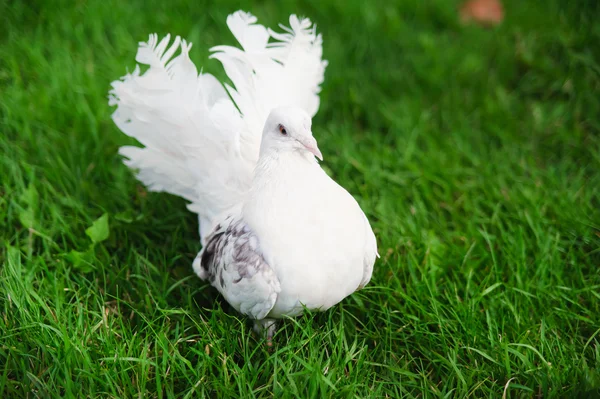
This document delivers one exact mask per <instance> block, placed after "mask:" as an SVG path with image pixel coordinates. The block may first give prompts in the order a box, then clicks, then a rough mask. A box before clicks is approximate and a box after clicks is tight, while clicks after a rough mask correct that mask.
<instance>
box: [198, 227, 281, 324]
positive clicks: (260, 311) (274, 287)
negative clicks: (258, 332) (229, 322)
mask: <svg viewBox="0 0 600 399" xmlns="http://www.w3.org/2000/svg"><path fill="white" fill-rule="evenodd" d="M194 270H195V271H196V273H197V274H198V276H199V277H200V278H202V279H204V280H208V281H209V282H210V283H211V285H212V286H213V287H215V288H216V289H217V290H218V291H219V292H220V293H221V294H222V295H223V296H224V297H225V299H226V300H227V302H229V304H230V305H231V306H233V307H234V308H235V309H236V310H237V311H239V312H240V313H242V314H245V315H247V316H249V317H251V318H253V319H257V320H260V319H263V318H265V317H266V316H267V314H269V312H270V311H271V309H272V308H273V306H274V305H275V301H276V300H277V295H278V294H279V292H280V291H281V286H280V284H279V279H278V278H277V275H276V274H275V272H274V271H273V269H272V268H271V267H270V266H269V264H268V263H267V262H266V261H265V259H264V257H263V255H262V253H261V251H260V248H259V241H258V238H257V236H256V235H255V234H254V232H253V231H252V230H251V229H250V228H249V227H248V226H247V225H246V223H245V222H244V221H243V219H241V218H233V217H229V218H227V219H225V221H223V222H222V223H220V224H219V225H218V226H217V227H216V228H215V230H214V231H213V232H212V233H211V234H210V235H209V236H208V237H207V239H206V246H205V247H204V248H203V249H202V251H201V252H200V253H199V254H198V256H197V257H196V260H195V261H194Z"/></svg>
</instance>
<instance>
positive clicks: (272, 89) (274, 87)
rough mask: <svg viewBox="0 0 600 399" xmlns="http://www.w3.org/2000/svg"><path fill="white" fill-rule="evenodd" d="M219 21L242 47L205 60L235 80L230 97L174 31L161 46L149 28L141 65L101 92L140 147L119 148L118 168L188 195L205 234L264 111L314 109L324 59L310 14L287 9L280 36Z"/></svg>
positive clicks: (254, 156)
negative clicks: (300, 15)
mask: <svg viewBox="0 0 600 399" xmlns="http://www.w3.org/2000/svg"><path fill="white" fill-rule="evenodd" d="M227 24H228V26H229V28H230V29H231V31H232V32H233V34H234V36H235V37H236V38H237V40H238V41H239V43H240V44H241V46H242V49H239V48H235V47H230V46H218V47H215V48H214V49H213V51H214V54H213V55H212V57H213V58H216V59H218V60H219V61H221V63H222V64H223V66H224V68H225V72H226V73H227V75H228V77H229V79H230V80H231V81H232V83H233V87H230V86H227V91H228V92H229V94H228V93H227V91H226V90H225V89H224V88H223V86H222V85H221V83H219V82H218V81H217V79H215V77H214V76H212V75H210V74H203V73H201V74H200V75H198V71H197V69H196V66H195V65H194V64H193V63H192V62H191V60H190V58H189V56H188V52H189V50H190V48H191V47H192V45H191V43H187V42H186V41H185V40H181V39H180V38H179V37H177V38H176V39H175V41H174V43H173V44H172V45H170V46H169V41H170V36H169V35H167V36H166V37H165V38H164V39H162V40H161V41H160V42H159V41H158V38H157V36H156V35H155V34H154V35H150V39H149V40H148V42H144V43H140V44H139V48H138V52H137V55H136V61H137V62H138V63H139V64H142V65H147V66H149V68H148V69H147V70H146V71H145V72H144V73H141V72H140V68H139V66H136V68H135V70H134V71H133V73H131V74H127V75H126V76H124V77H123V78H122V79H121V80H117V81H114V82H113V83H112V90H111V91H110V93H109V104H110V105H116V106H117V108H116V110H115V112H114V114H113V120H114V122H115V123H116V125H117V126H118V127H119V129H121V130H122V131H123V132H124V133H125V134H127V135H128V136H131V137H133V138H135V139H137V140H138V141H139V142H140V143H141V144H142V145H143V146H144V147H135V146H127V147H122V148H121V149H120V151H119V152H120V153H121V154H122V155H124V156H125V157H126V158H127V160H126V161H125V162H126V164H127V165H128V166H129V167H131V168H133V169H136V170H137V171H138V174H137V177H138V179H139V180H141V181H142V182H143V183H144V184H145V185H146V186H147V187H148V188H149V189H150V190H152V191H166V192H169V193H172V194H175V195H178V196H181V197H183V198H185V199H187V200H188V201H190V202H191V203H190V205H189V209H190V210H192V211H193V212H196V213H198V214H199V218H200V230H201V236H202V237H203V238H205V236H206V235H207V234H209V233H210V232H211V231H212V227H213V225H214V224H216V222H218V220H217V216H218V215H221V214H227V213H228V212H229V213H230V212H231V209H232V207H235V206H236V205H239V203H240V201H241V198H242V196H243V194H244V193H245V192H246V191H247V189H248V187H249V185H250V183H251V180H252V172H253V170H254V167H255V165H256V162H257V160H258V153H259V150H260V140H261V135H262V129H263V126H264V123H265V121H266V118H267V116H268V113H269V112H270V110H271V109H272V108H275V107H277V106H284V105H297V106H299V107H302V108H303V109H305V110H306V111H307V112H308V113H309V114H311V115H314V114H315V113H316V112H317V109H318V107H319V96H318V93H319V91H320V88H319V85H320V84H321V82H322V81H323V73H324V70H325V66H326V65H327V62H326V61H323V60H322V59H321V55H322V45H321V43H322V40H321V36H320V35H317V34H316V31H315V28H314V27H313V26H311V22H310V21H309V20H308V19H303V20H300V19H298V18H297V17H296V16H295V15H292V16H291V17H290V24H291V28H286V27H282V29H284V30H285V31H286V33H283V34H282V33H276V32H273V31H271V30H268V29H267V28H265V27H264V26H262V25H258V24H256V17H254V16H252V15H251V14H248V13H244V12H241V11H238V12H236V13H234V14H232V15H230V16H229V17H228V18H227ZM269 39H274V41H272V42H271V43H269ZM178 49H180V54H179V55H178V56H177V57H175V58H172V57H173V56H174V55H175V53H176V51H177V50H178ZM203 241H204V240H203Z"/></svg>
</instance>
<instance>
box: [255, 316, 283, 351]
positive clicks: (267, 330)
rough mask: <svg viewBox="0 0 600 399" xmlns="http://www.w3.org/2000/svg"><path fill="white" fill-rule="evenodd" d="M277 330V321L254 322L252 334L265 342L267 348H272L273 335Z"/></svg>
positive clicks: (263, 320)
mask: <svg viewBox="0 0 600 399" xmlns="http://www.w3.org/2000/svg"><path fill="white" fill-rule="evenodd" d="M276 329H277V321H276V320H275V319H262V320H254V332H256V334H258V336H260V337H262V338H264V339H266V340H267V346H268V347H269V348H271V347H272V346H273V335H275V330H276Z"/></svg>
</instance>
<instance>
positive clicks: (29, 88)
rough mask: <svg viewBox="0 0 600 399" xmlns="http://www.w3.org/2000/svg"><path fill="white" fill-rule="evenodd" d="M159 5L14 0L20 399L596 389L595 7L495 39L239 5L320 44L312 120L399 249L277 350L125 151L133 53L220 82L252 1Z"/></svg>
mask: <svg viewBox="0 0 600 399" xmlns="http://www.w3.org/2000/svg"><path fill="white" fill-rule="evenodd" d="M153 3H154V4H149V3H148V2H142V1H126V2H125V1H123V2H114V3H111V4H109V3H108V2H101V1H99V0H94V1H91V0H90V1H78V2H67V1H64V2H56V1H54V2H51V1H42V0H37V1H28V2H24V1H10V0H0V182H1V183H0V185H1V186H0V245H2V249H1V252H0V263H1V265H2V266H1V269H0V397H2V398H16V397H120V398H124V397H137V396H143V397H159V398H162V397H177V398H188V397H216V396H221V397H240V396H241V397H252V396H256V397H270V396H273V395H275V396H277V397H288V396H289V397H294V396H297V397H330V396H335V397H370V396H371V397H393V398H401V397H406V398H411V397H421V398H423V397H425V398H429V397H446V398H451V397H454V398H466V397H473V398H480V397H490V398H500V397H502V395H503V394H504V393H506V397H507V398H518V397H526V398H527V397H536V398H537V397H544V398H553V397H559V398H567V397H568V398H572V397H582V398H583V397H590V398H593V397H600V392H599V391H598V389H599V387H600V270H599V266H600V24H598V20H599V19H600V9H599V7H598V5H596V4H595V3H594V2H591V1H590V2H585V1H579V2H561V3H563V5H562V6H561V7H559V6H558V4H559V2H558V1H550V2H521V1H516V0H510V1H509V0H506V1H505V6H506V20H505V22H504V24H502V25H501V26H500V27H498V28H496V29H482V28H478V27H474V26H467V27H464V26H461V25H460V24H459V23H458V21H457V12H456V10H457V8H458V4H457V3H456V2H448V1H444V0H436V1H430V2H421V1H418V0H411V1H408V0H407V1H401V2H398V3H399V4H397V5H392V3H391V2H387V1H375V2H366V1H360V0H355V1H331V2H327V5H324V4H319V2H318V1H312V2H305V1H303V2H294V1H284V2H281V3H277V4H275V3H263V2H261V4H260V5H254V6H251V5H246V6H245V7H244V8H245V9H247V10H251V11H252V12H253V13H255V14H256V15H257V16H258V17H259V20H260V21H261V22H263V23H265V24H267V25H269V26H276V24H277V23H278V22H281V21H285V20H286V18H287V15H288V14H290V13H292V12H297V13H299V14H303V15H307V16H309V17H311V18H312V19H313V20H314V21H316V23H317V24H318V27H319V30H320V31H321V32H323V35H324V40H325V42H324V47H325V48H324V53H325V57H326V58H327V59H328V60H329V67H328V69H327V72H326V79H325V83H324V86H323V87H324V89H323V93H322V107H321V110H320V111H319V113H318V115H317V117H316V118H315V120H314V123H313V130H314V133H315V136H316V137H317V138H318V139H319V143H320V147H321V149H322V151H323V153H324V155H325V163H324V166H325V167H326V168H327V169H328V170H329V171H331V173H332V174H333V175H334V176H335V178H336V179H337V180H338V181H339V182H340V183H341V184H342V185H344V186H345V187H346V188H347V189H349V191H350V192H352V193H353V194H354V195H355V196H356V197H357V199H358V200H359V202H360V203H361V205H362V207H363V209H364V210H365V212H366V213H367V215H368V216H369V218H370V219H371V221H372V225H373V227H374V229H375V230H376V234H377V237H378V242H379V248H380V253H381V254H382V257H381V259H380V260H379V261H378V262H377V264H376V270H375V273H374V277H373V281H372V283H371V284H370V285H369V286H368V288H367V289H365V290H364V291H361V292H359V293H357V294H355V295H353V296H352V297H350V298H348V299H347V300H345V301H344V302H343V303H342V304H340V305H338V306H336V307H335V308H334V309H332V310H330V311H328V312H326V313H323V314H314V315H305V316H303V317H300V318H298V319H294V320H287V321H286V322H285V323H283V326H282V327H281V329H280V330H279V332H278V334H277V336H276V342H277V343H276V346H275V349H274V350H273V351H272V352H269V351H268V350H267V349H266V347H265V345H264V344H263V343H261V342H260V341H257V340H256V339H255V338H254V337H253V336H252V334H250V323H249V321H248V320H246V319H244V318H241V317H239V316H238V315H237V314H236V313H235V311H233V310H231V309H230V308H229V307H228V306H227V304H226V303H225V302H224V301H223V300H222V298H220V297H219V296H218V295H217V293H216V292H215V290H213V289H211V288H210V287H209V286H207V285H206V284H205V283H203V282H201V281H200V280H199V279H197V278H196V277H195V276H194V275H193V273H192V269H191V261H192V259H193V257H194V256H195V254H196V252H197V250H198V249H199V248H198V242H197V222H196V219H195V217H194V215H193V214H191V213H189V212H188V211H186V209H185V203H184V201H183V200H181V199H178V198H175V197H172V196H169V195H166V194H155V193H146V191H145V190H144V189H143V188H142V187H141V186H140V185H139V184H138V183H137V182H136V181H135V179H134V177H133V176H132V174H131V172H130V171H129V170H128V169H127V168H126V167H125V166H124V165H123V164H122V163H121V159H120V157H119V156H118V155H117V148H118V147H119V146H120V145H123V144H126V143H129V142H130V141H129V139H128V138H127V137H125V136H124V135H122V134H121V133H120V132H119V131H118V129H117V128H116V127H115V126H114V125H113V123H112V121H111V120H110V114H111V109H109V107H108V106H107V99H106V95H107V91H108V89H109V83H110V82H111V81H112V80H114V79H115V78H117V77H119V76H121V75H123V74H124V73H125V70H126V67H128V68H129V69H130V70H131V69H132V68H133V67H134V65H135V64H134V60H133V58H134V55H135V50H136V46H137V42H138V41H142V40H146V38H147V34H148V33H150V32H154V31H156V32H158V33H159V34H165V33H167V32H171V33H174V34H179V35H181V36H183V37H184V38H187V39H189V40H191V41H193V42H194V48H193V50H192V58H193V59H194V61H195V62H197V63H198V64H200V65H203V66H204V70H205V71H209V72H212V73H216V74H217V75H218V76H219V77H223V73H222V72H221V69H220V65H219V63H218V62H217V61H214V60H213V61H207V60H206V56H207V54H208V50H207V49H208V48H209V47H211V46H213V45H216V44H221V43H228V44H233V43H234V39H233V37H232V35H231V34H230V33H229V32H228V31H227V27H226V25H225V17H226V15H227V14H228V13H230V12H232V11H234V10H236V9H237V8H238V7H239V4H238V2H235V1H227V2H223V3H220V5H219V6H218V7H216V6H214V5H209V2H207V1H200V2H198V1H189V0H185V1H174V2H170V3H172V4H168V5H167V3H168V2H158V1H155V2H153ZM525 3H529V4H525ZM567 3H568V4H567ZM105 213H106V214H108V224H109V227H110V236H109V237H108V239H107V240H105V241H102V240H101V238H102V237H100V236H101V235H102V234H101V233H102V226H99V228H97V229H96V234H94V233H93V232H91V233H90V236H91V237H94V238H95V239H96V241H98V242H97V243H92V240H90V237H88V235H86V229H88V227H90V226H91V225H92V223H93V222H94V221H95V220H96V219H98V218H99V217H100V216H101V215H103V214H105ZM98 225H99V224H97V226H98ZM509 382H510V384H509ZM507 387H508V388H507Z"/></svg>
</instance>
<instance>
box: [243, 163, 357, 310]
mask: <svg viewBox="0 0 600 399" xmlns="http://www.w3.org/2000/svg"><path fill="white" fill-rule="evenodd" d="M291 166H292V167H290V165H286V167H283V168H281V169H271V171H279V172H281V173H272V174H271V176H269V178H270V179H271V181H269V182H263V183H264V184H263V187H262V189H261V190H260V192H254V193H252V195H251V196H250V199H249V200H248V201H247V203H246V204H245V206H244V219H245V220H246V221H247V223H248V224H249V225H250V226H251V228H252V229H253V230H254V231H255V232H256V234H257V236H258V237H259V241H260V247H261V249H262V251H263V253H264V255H265V259H266V260H267V262H268V263H269V264H270V266H271V267H272V268H273V270H274V271H275V273H276V274H277V276H278V278H279V280H280V283H281V293H280V294H279V298H278V300H277V303H276V304H275V307H274V308H273V310H272V312H271V314H270V317H281V316H283V315H295V314H298V313H301V312H302V307H303V306H306V307H308V308H310V309H322V310H325V309H327V308H329V307H331V306H333V305H335V304H336V303H338V302H339V301H341V300H342V299H344V298H345V297H346V296H348V295H350V294H351V293H352V292H354V291H355V290H356V288H357V287H358V285H359V284H360V281H361V278H362V275H363V267H364V265H363V259H364V250H363V248H364V242H365V241H364V240H365V237H364V235H365V234H364V227H363V226H364V220H363V216H362V211H361V210H360V208H359V207H358V204H357V203H356V201H355V200H354V199H353V198H352V196H350V194H348V193H347V192H346V191H345V190H344V189H343V188H341V187H340V186H339V185H337V183H335V182H334V181H333V180H331V179H330V178H329V177H328V176H327V175H326V174H325V173H324V172H323V171H322V170H321V168H320V167H319V166H318V165H315V167H312V168H300V167H299V168H297V169H296V170H295V169H294V168H293V165H291Z"/></svg>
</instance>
